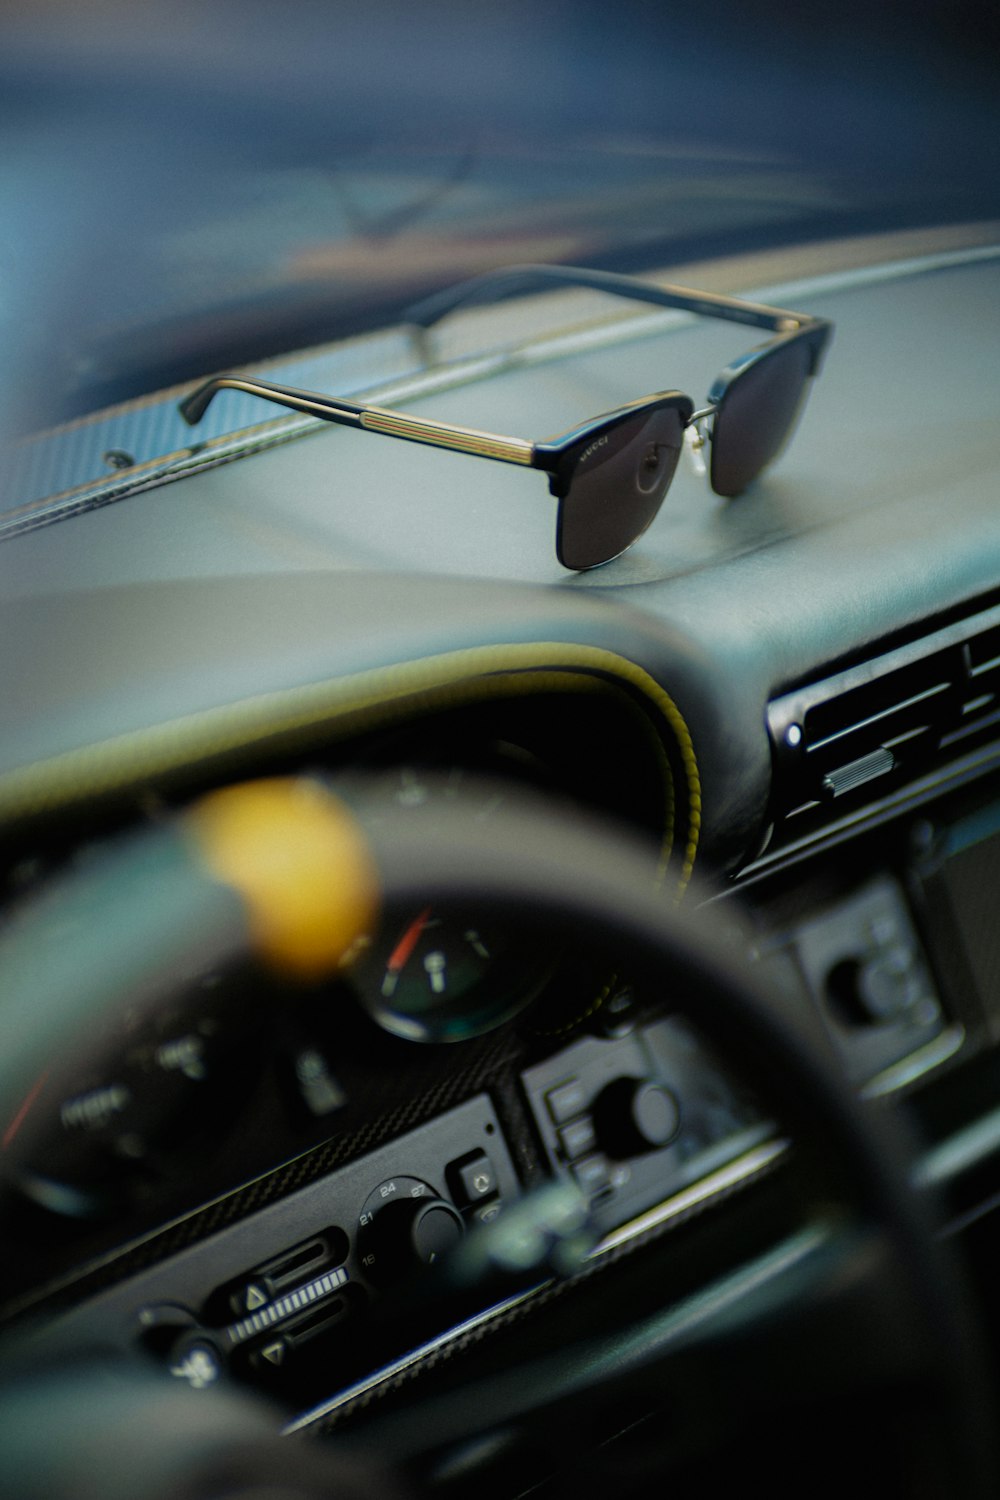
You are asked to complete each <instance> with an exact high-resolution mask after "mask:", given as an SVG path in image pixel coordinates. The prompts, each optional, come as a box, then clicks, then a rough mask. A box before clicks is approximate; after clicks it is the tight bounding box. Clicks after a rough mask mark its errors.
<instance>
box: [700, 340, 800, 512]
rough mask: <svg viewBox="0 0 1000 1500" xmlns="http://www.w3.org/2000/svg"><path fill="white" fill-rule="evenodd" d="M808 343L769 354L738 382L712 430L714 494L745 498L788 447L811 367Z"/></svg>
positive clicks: (716, 417)
mask: <svg viewBox="0 0 1000 1500" xmlns="http://www.w3.org/2000/svg"><path fill="white" fill-rule="evenodd" d="M811 357H812V356H811V353H810V349H809V344H808V342H807V341H806V340H805V339H797V340H796V341H795V342H794V343H791V344H785V345H783V346H781V347H779V348H777V349H775V350H774V351H773V353H771V354H766V355H764V357H763V358H762V359H759V360H757V361H756V362H755V363H754V364H752V365H748V366H747V368H746V369H745V370H744V371H743V372H742V373H741V374H739V375H737V376H736V377H735V379H734V380H733V381H732V383H731V385H730V386H729V389H728V390H727V391H726V394H725V396H723V398H722V403H721V405H720V407H719V410H718V411H717V412H716V414H715V420H714V423H713V426H712V475H711V478H712V488H713V490H715V492H716V494H717V495H739V494H741V493H742V491H743V490H745V489H746V487H747V485H748V484H750V483H751V482H752V481H753V480H754V479H756V478H757V475H758V474H759V473H760V472H761V470H762V469H764V468H766V467H767V465H768V464H769V463H771V461H772V460H773V459H774V458H776V457H777V456H778V454H779V453H780V452H781V449H782V448H783V447H784V445H785V443H786V442H787V440H788V438H789V436H790V434H791V431H792V428H793V427H794V425H795V418H796V416H797V414H798V412H799V408H800V407H801V405H802V398H803V396H804V395H805V391H806V385H807V382H808V378H809V366H810V361H811Z"/></svg>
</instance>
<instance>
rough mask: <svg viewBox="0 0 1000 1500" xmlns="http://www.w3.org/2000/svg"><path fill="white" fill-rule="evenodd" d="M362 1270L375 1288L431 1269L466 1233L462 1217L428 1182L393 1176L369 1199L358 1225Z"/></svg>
mask: <svg viewBox="0 0 1000 1500" xmlns="http://www.w3.org/2000/svg"><path fill="white" fill-rule="evenodd" d="M358 1228H359V1232H360V1245H359V1249H360V1252H361V1267H362V1270H363V1271H364V1274H365V1276H366V1277H367V1278H368V1279H369V1280H370V1281H372V1282H374V1283H375V1285H376V1286H385V1285H386V1284H387V1283H390V1282H393V1281H401V1280H403V1279H404V1278H405V1277H406V1276H409V1275H412V1273H413V1272H415V1271H417V1270H419V1269H420V1268H421V1267H422V1266H430V1265H433V1264H434V1262H435V1261H437V1260H439V1259H440V1257H441V1256H442V1255H445V1254H446V1253H447V1252H448V1251H449V1250H450V1249H451V1248H452V1246H453V1245H455V1244H457V1243H458V1241H459V1240H460V1239H461V1238H462V1236H463V1235H464V1233H465V1223H464V1221H463V1219H462V1215H461V1214H460V1213H459V1211H458V1209H457V1208H456V1207H455V1206H454V1204H452V1203H449V1202H448V1200H447V1199H446V1198H440V1197H438V1195H437V1194H436V1193H435V1192H434V1190H433V1188H431V1187H429V1186H428V1184H427V1183H426V1182H421V1181H420V1180H419V1179H418V1178H413V1177H390V1178H388V1179H387V1180H386V1181H385V1182H382V1183H380V1184H379V1186H378V1187H377V1188H376V1189H375V1190H374V1192H372V1193H370V1194H369V1195H368V1198H367V1200H366V1202H365V1206H364V1208H363V1209H362V1211H361V1216H360V1219H359V1221H358Z"/></svg>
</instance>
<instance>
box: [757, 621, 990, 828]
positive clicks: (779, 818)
mask: <svg viewBox="0 0 1000 1500" xmlns="http://www.w3.org/2000/svg"><path fill="white" fill-rule="evenodd" d="M768 728H769V730H770V734H771V741H772V746H773V750H774V762H775V774H774V799H773V801H774V822H775V832H774V840H775V841H776V842H778V843H780V844H782V845H784V844H788V843H789V842H793V841H794V842H797V841H798V840H799V839H800V838H807V837H809V836H811V835H814V834H816V833H818V832H820V831H821V830H822V829H823V828H825V827H827V826H828V825H829V824H830V823H833V822H836V821H838V820H839V819H840V818H841V817H842V816H844V815H846V814H848V813H850V812H854V811H855V810H856V809H858V808H863V807H865V806H867V805H868V804H869V803H871V802H874V801H878V800H880V799H882V798H883V797H886V796H890V795H892V794H894V793H896V792H899V791H900V790H902V789H905V788H906V787H907V786H908V785H909V784H910V783H912V782H915V781H918V780H921V779H922V778H925V777H927V776H933V775H934V774H935V773H938V772H940V773H942V774H944V773H946V772H947V768H948V767H949V766H951V765H953V764H954V763H956V762H959V761H962V760H964V758H965V757H967V756H968V755H971V754H973V753H974V752H977V751H982V750H983V748H984V747H986V746H993V745H996V744H997V743H998V742H1000V608H994V609H990V610H986V611H984V612H983V613H982V614H978V615H975V616H973V617H972V618H971V619H966V620H962V621H959V622H958V623H956V624H954V625H950V626H947V627H946V628H944V629H942V630H938V631H935V632H934V633H933V634H931V635H927V636H924V637H923V638H922V639H921V640H918V641H914V642H912V643H911V644H910V645H907V646H901V647H899V648H898V649H897V650H895V651H888V652H886V653H885V654H884V655H881V656H877V657H873V658H871V659H870V660H869V661H866V662H862V663H860V664H859V665H857V666H854V667H850V668H848V669H847V670H846V671H844V672H838V673H837V674H836V675H834V676H832V677H827V678H824V679H823V680H822V681H820V682H814V683H810V684H807V685H806V686H803V687H800V688H797V689H796V690H795V691H793V692H790V693H785V694H784V695H783V696H782V697H780V698H775V699H773V700H772V701H771V703H770V704H769V705H768Z"/></svg>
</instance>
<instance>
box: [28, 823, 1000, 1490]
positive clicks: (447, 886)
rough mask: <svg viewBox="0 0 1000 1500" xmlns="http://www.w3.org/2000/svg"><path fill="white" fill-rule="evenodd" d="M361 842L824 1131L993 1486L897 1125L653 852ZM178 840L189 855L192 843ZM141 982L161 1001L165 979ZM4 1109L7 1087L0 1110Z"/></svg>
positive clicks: (970, 1362)
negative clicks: (666, 1002) (663, 1000)
mask: <svg viewBox="0 0 1000 1500" xmlns="http://www.w3.org/2000/svg"><path fill="white" fill-rule="evenodd" d="M144 838H145V843H144V844H142V847H141V850H140V853H141V858H140V860H139V863H140V864H141V866H142V867H143V868H146V869H148V868H149V867H150V862H149V847H148V846H149V844H150V842H151V841H153V840H155V839H157V838H159V839H161V840H162V839H164V838H171V839H174V840H175V842H176V835H175V834H169V835H167V834H164V833H162V832H159V833H157V834H153V835H145V836H144ZM363 841H364V843H365V846H366V848H367V850H368V853H369V855H370V857H371V859H373V861H374V865H375V867H376V869H377V872H378V884H379V888H380V895H381V899H382V901H383V903H384V904H385V905H390V906H396V907H399V908H403V909H406V908H407V907H412V906H415V905H420V906H426V905H428V904H429V905H432V906H439V905H447V904H448V903H449V902H454V901H455V899H456V898H460V899H461V901H462V903H463V905H465V904H468V905H469V906H471V907H472V908H473V909H475V910H483V911H489V912H490V913H491V915H492V916H495V917H496V918H497V919H498V920H499V921H501V922H504V923H508V922H509V923H511V924H523V925H524V926H526V927H527V928H528V929H529V930H534V931H539V932H544V934H545V935H546V937H547V938H549V939H551V938H553V937H555V938H556V939H557V940H559V939H565V940H567V941H574V940H576V941H578V940H579V935H580V933H581V931H582V932H584V933H585V934H586V941H587V943H588V944H590V945H593V946H594V947H595V948H598V949H601V950H603V951H606V952H612V951H614V952H619V953H620V952H622V951H627V953H628V972H629V975H630V978H632V980H633V981H634V982H636V983H638V984H640V985H641V984H642V983H644V982H645V983H647V984H649V983H652V984H653V985H656V986H662V983H663V980H664V975H665V974H667V975H668V976H669V978H670V981H671V983H672V984H673V986H674V989H675V991H676V992H677V993H679V994H682V995H685V996H697V1004H696V1006H695V1007H693V1008H690V1007H689V1008H688V1013H690V1014H691V1015H692V1019H693V1020H694V1021H695V1023H696V1025H697V1026H698V1028H699V1030H700V1031H701V1032H702V1033H703V1034H704V1035H705V1037H706V1038H707V1040H708V1042H709V1043H710V1044H712V1045H714V1046H715V1047H717V1048H718V1049H719V1050H720V1051H721V1052H722V1053H723V1054H725V1053H727V1052H729V1053H731V1052H734V1051H735V1052H736V1053H738V1055H739V1057H740V1060H741V1064H742V1065H744V1067H745V1070H746V1073H747V1075H748V1077H749V1079H750V1081H751V1082H752V1083H754V1084H756V1085H757V1086H759V1087H762V1088H763V1089H764V1091H765V1092H766V1095H767V1101H768V1104H769V1106H770V1105H771V1104H773V1105H774V1106H775V1109H776V1112H777V1113H778V1115H779V1116H780V1118H781V1120H782V1123H783V1126H784V1125H787V1126H788V1127H790V1129H791V1131H792V1133H793V1135H794V1134H798V1133H800V1132H802V1133H803V1134H804V1135H808V1134H809V1133H810V1132H815V1130H816V1129H817V1126H818V1127H819V1128H820V1129H821V1130H822V1133H823V1138H824V1144H825V1148H826V1155H827V1158H828V1162H829V1164H830V1166H831V1169H832V1177H833V1179H835V1180H836V1181H837V1182H838V1184H839V1186H840V1188H841V1191H842V1192H843V1196H844V1200H845V1201H847V1202H849V1203H850V1205H851V1207H852V1208H854V1209H856V1210H857V1212H858V1214H859V1216H860V1218H861V1220H862V1221H863V1222H864V1223H866V1224H869V1225H871V1226H873V1227H874V1229H875V1230H876V1231H877V1233H878V1235H879V1236H880V1237H881V1239H882V1240H883V1241H884V1242H885V1244H886V1245H887V1246H888V1248H889V1252H890V1255H891V1258H892V1261H893V1263H894V1265H895V1267H896V1270H897V1273H898V1276H899V1278H900V1282H901V1284H904V1285H905V1289H906V1292H907V1296H908V1302H909V1306H910V1308H911V1310H912V1313H913V1317H914V1327H915V1329H916V1330H917V1333H918V1335H919V1342H920V1343H921V1344H922V1345H923V1346H926V1349H927V1351H928V1364H929V1365H933V1367H934V1374H935V1378H936V1382H937V1385H938V1387H939V1391H940V1398H941V1411H942V1432H943V1435H944V1440H945V1443H946V1446H947V1449H948V1452H949V1455H950V1458H951V1461H952V1464H953V1482H952V1488H951V1493H952V1494H954V1495H960V1496H962V1497H965V1500H973V1497H975V1496H979V1495H985V1494H987V1493H992V1492H993V1479H994V1475H995V1472H996V1470H995V1460H994V1453H993V1444H992V1437H991V1431H990V1417H991V1414H992V1406H991V1403H990V1399H989V1388H990V1383H989V1377H988V1374H987V1365H986V1361H985V1358H984V1354H983V1351H982V1349H981V1348H980V1342H979V1338H978V1336H977V1332H976V1329H975V1326H974V1321H973V1319H972V1317H971V1315H970V1311H969V1308H968V1307H967V1305H966V1301H965V1297H964V1295H963V1292H962V1290H961V1287H960V1284H959V1283H958V1281H957V1280H956V1277H955V1274H954V1268H953V1267H952V1266H951V1264H950V1261H949V1260H948V1258H947V1257H946V1255H945V1254H944V1252H943V1250H942V1247H941V1246H940V1245H938V1244H937V1243H936V1242H935V1238H934V1232H933V1227H932V1223H931V1221H930V1218H929V1216H928V1213H927V1209H926V1204H925V1203H924V1202H921V1201H919V1200H918V1198H917V1196H916V1194H915V1192H914V1191H913V1189H912V1188H911V1187H910V1185H909V1183H908V1182H907V1180H906V1171H905V1165H904V1163H905V1155H904V1153H902V1152H901V1150H900V1149H899V1143H898V1141H897V1140H896V1139H895V1138H894V1137H895V1131H894V1129H893V1122H892V1121H891V1120H890V1118H889V1116H888V1114H887V1112H886V1111H885V1110H884V1109H883V1110H881V1111H877V1110H876V1108H875V1107H874V1106H872V1105H870V1104H867V1103H866V1102H864V1101H861V1100H858V1099H857V1098H856V1097H855V1096H854V1095H853V1094H852V1093H850V1092H849V1091H848V1089H847V1087H846V1085H845V1084H844V1082H843V1080H842V1079H841V1078H840V1077H839V1076H838V1075H837V1073H836V1071H835V1070H834V1068H833V1067H832V1066H831V1065H830V1063H829V1061H828V1059H827V1058H825V1057H824V1056H823V1055H821V1054H820V1053H819V1052H818V1051H817V1050H816V1049H815V1048H814V1047H813V1046H812V1045H811V1044H810V1043H809V1042H808V1040H807V1037H806V1035H805V1033H804V1031H803V1030H801V1029H799V1028H798V1027H797V1026H796V1025H795V1024H793V1023H792V1022H791V1021H790V1020H789V1018H788V1017H787V1016H786V1015H785V1014H784V1013H783V1011H782V1009H781V1008H780V1007H777V1006H775V1005H774V1004H773V1003H770V1002H769V1000H768V998H767V997H766V995H764V994H763V993H762V991H761V990H760V989H759V988H758V987H757V985H756V983H755V981H754V980H753V979H752V978H751V977H750V976H748V975H747V974H746V973H745V972H741V971H740V969H739V967H738V964H739V962H740V954H739V950H738V949H729V948H728V947H727V944H726V943H725V942H724V941H722V940H720V938H719V934H718V932H717V930H716V929H715V927H714V926H713V923H712V922H711V921H710V920H708V919H707V918H706V916H705V914H704V913H703V912H699V911H697V910H693V909H692V908H691V907H686V908H685V909H684V912H683V916H681V915H679V914H678V912H677V910H676V909H675V908H674V907H672V905H671V903H670V902H669V901H668V900H666V899H665V898H664V895H663V893H662V891H657V890H656V889H655V888H654V886H653V882H652V880H651V876H650V869H651V867H650V860H649V857H648V851H647V850H646V849H645V848H644V847H641V846H639V845H637V844H635V845H634V844H632V843H631V842H630V841H629V840H628V839H627V838H625V837H624V836H622V835H621V834H620V833H618V832H616V831H614V830H611V829H609V828H607V827H605V826H602V825H600V824H597V825H595V826H593V827H591V826H589V825H586V824H584V823H582V822H579V821H577V822H574V823H570V822H569V821H568V820H567V819H566V818H565V817H556V816H555V815H554V814H553V813H552V812H551V811H548V810H543V809H540V808H539V807H538V806H537V805H536V804H534V803H532V804H530V805H527V806H525V807H521V808H512V807H511V806H510V805H509V803H508V804H507V805H506V806H505V808H504V811H503V815H502V817H494V818H491V819H490V820H489V823H488V825H484V824H482V823H480V822H476V821H474V820H470V819H469V817H468V816H467V815H464V814H463V812H462V809H461V807H457V806H456V807H445V808H442V809H441V811H440V814H439V815H438V816H437V817H436V818H435V820H434V824H433V826H431V827H428V826H424V824H423V823H416V822H415V823H412V824H411V823H408V822H407V821H406V820H402V821H400V822H398V823H394V824H388V823H386V822H384V821H377V822H375V823H373V825H372V826H371V827H369V828H368V829H367V830H366V831H365V833H364V836H363ZM181 842H182V843H183V844H184V846H185V850H186V849H187V839H186V835H184V836H183V837H182V840H181ZM140 843H141V841H140ZM135 847H136V848H139V843H137V844H136V846H135ZM134 857H135V856H134V854H133V853H131V852H129V851H126V852H124V853H123V856H122V858H123V860H124V862H125V864H126V865H127V864H128V861H129V860H130V859H132V858H134ZM120 873H121V872H119V874H120ZM127 873H128V872H127V871H126V875H127ZM192 880H193V881H194V882H201V883H202V885H204V877H203V872H195V873H193V874H192ZM210 888H211V889H212V890H213V891H215V892H217V899H218V915H219V923H218V929H219V943H220V948H221V951H223V952H225V953H226V954H232V953H234V952H237V951H238V949H239V946H240V945H239V942H238V941H237V937H236V935H235V934H236V933H237V930H238V929H239V928H240V923H239V921H238V920H234V910H235V908H234V897H233V891H232V889H230V888H229V887H227V886H225V885H223V884H220V883H219V882H216V881H214V880H213V881H211V882H210ZM52 906H53V903H52V902H49V903H48V904H47V908H46V903H42V908H43V909H42V910H41V912H40V913H39V914H37V915H33V914H31V913H29V914H28V915H27V918H25V917H24V916H23V915H22V918H21V920H20V922H19V924H18V932H17V934H16V940H15V943H14V945H13V947H14V950H15V951H14V961H13V965H11V962H10V945H9V944H8V946H7V948H6V949H5V948H4V947H3V945H0V993H3V992H5V988H6V986H5V979H6V978H8V977H9V975H10V974H11V973H12V972H17V965H18V960H19V957H20V962H21V964H22V972H23V960H24V954H25V952H29V951H30V950H31V948H32V946H33V945H34V944H35V943H39V942H40V943H42V944H43V945H44V930H45V924H46V922H48V921H50V920H51V916H52ZM58 908H59V903H58V902H56V903H55V910H56V911H57V912H58ZM202 912H203V915H205V914H206V913H205V906H204V903H202ZM210 926H211V922H210V921H209V922H208V923H207V924H206V923H205V922H203V923H202V924H201V926H200V928H199V932H198V941H199V943H200V944H201V945H202V946H203V945H204V943H205V933H206V930H207V928H208V927H210ZM146 988H147V991H148V994H149V995H150V996H152V998H153V999H155V991H156V986H155V985H153V986H147V987H146ZM31 1024H32V1027H33V1033H34V1034H33V1035H28V1036H25V1037H24V1038H22V1043H23V1049H24V1051H25V1053H26V1054H31V1053H32V1051H34V1052H35V1054H36V1055H37V1050H38V1046H39V1037H40V1036H41V1035H43V1034H47V1033H48V1030H49V1024H50V1018H49V1017H48V1016H46V1015H43V1014H41V1013H36V1015H35V1017H34V1020H33V1022H32V1023H31ZM9 1062H10V1059H8V1063H9ZM3 1072H4V1074H5V1076H6V1078H7V1079H9V1078H11V1077H15V1076H17V1070H16V1068H13V1067H11V1066H7V1067H6V1068H5V1069H4V1070H3ZM10 1102H11V1101H10V1100H9V1099H7V1098H4V1097H2V1091H0V1112H2V1111H3V1109H4V1108H6V1107H7V1106H8V1105H9V1104H10ZM15 1103H16V1100H15Z"/></svg>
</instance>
